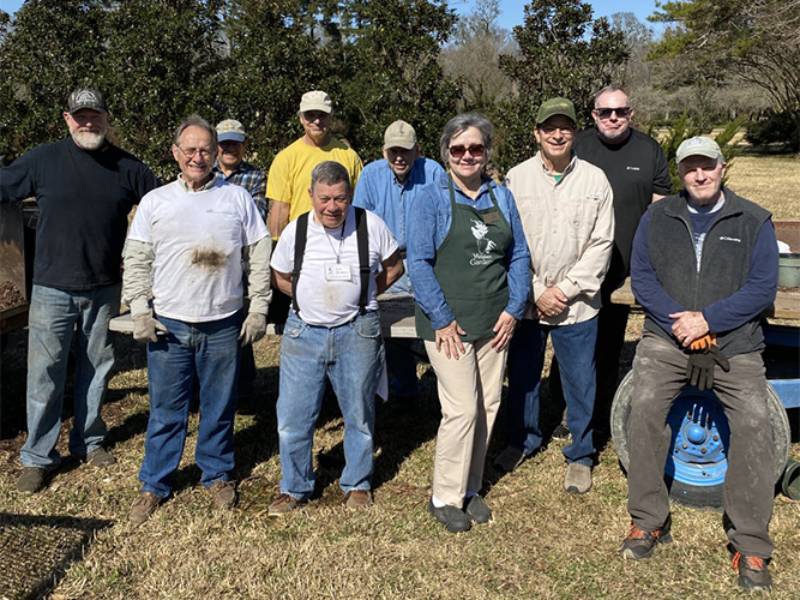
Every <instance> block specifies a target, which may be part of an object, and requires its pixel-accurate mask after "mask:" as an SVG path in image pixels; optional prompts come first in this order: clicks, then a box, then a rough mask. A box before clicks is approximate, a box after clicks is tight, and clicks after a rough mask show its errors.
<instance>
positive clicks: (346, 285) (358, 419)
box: [269, 161, 403, 516]
mask: <svg viewBox="0 0 800 600" xmlns="http://www.w3.org/2000/svg"><path fill="white" fill-rule="evenodd" d="M310 183H311V187H310V189H309V195H310V196H311V207H312V209H311V211H310V212H308V213H307V214H306V215H303V216H301V217H300V218H299V219H297V220H295V221H292V222H291V223H289V225H287V227H286V229H284V230H283V233H282V234H281V237H280V240H279V241H278V244H277V245H276V246H275V252H274V253H273V255H272V262H271V266H272V273H273V276H274V279H275V283H276V285H277V287H278V289H280V290H281V291H282V292H284V293H285V294H287V295H289V296H292V310H291V311H290V312H289V317H288V319H287V321H286V327H285V329H284V332H283V338H282V340H281V363H280V393H279V396H278V406H277V414H278V440H279V449H280V459H281V471H282V478H281V483H280V494H279V495H278V497H277V498H276V499H275V500H274V501H273V502H272V504H270V507H269V514H270V515H273V516H278V515H282V514H285V513H287V512H290V511H292V510H294V509H296V508H299V507H300V506H302V505H303V504H305V503H306V502H307V500H308V498H309V497H310V496H311V494H312V493H313V491H314V470H313V467H312V463H311V450H312V445H313V441H314V425H315V423H316V421H317V417H318V416H319V411H320V407H321V405H322V396H323V392H324V390H325V378H326V376H327V378H328V379H329V380H330V382H331V385H332V387H333V391H334V392H335V393H336V397H337V400H338V402H339V407H340V408H341V411H342V416H343V418H344V455H345V467H344V470H343V471H342V475H341V478H340V479H339V485H340V487H341V488H342V491H343V492H344V494H345V498H344V501H345V505H346V506H348V507H350V508H364V507H367V506H369V505H371V504H372V493H371V491H370V488H371V485H370V478H371V476H372V450H373V442H372V437H373V431H374V423H375V391H376V388H377V386H378V381H379V378H380V375H381V371H382V369H383V368H384V349H383V341H382V338H381V323H380V318H379V316H378V301H377V295H378V294H379V293H381V292H383V291H384V290H385V289H386V288H388V287H389V286H391V285H392V284H393V283H394V282H395V281H396V280H397V279H398V278H399V277H400V276H401V275H402V274H403V261H402V260H401V258H400V252H399V251H398V246H397V242H396V241H395V240H394V238H393V237H392V234H391V232H390V231H389V228H388V227H387V226H386V224H385V223H384V222H383V221H382V220H381V219H380V218H379V217H377V216H376V215H374V214H372V213H370V212H368V211H364V210H363V209H356V208H354V207H353V206H352V205H351V202H350V201H351V198H352V188H351V182H350V176H349V175H348V173H347V170H346V169H345V168H344V167H343V166H342V165H340V164H339V163H337V162H334V161H325V162H323V163H320V164H319V165H317V166H316V167H315V168H314V170H313V171H312V173H311V182H310ZM362 219H363V220H364V221H363V222H362ZM359 229H360V231H359ZM303 232H305V236H303ZM364 233H366V239H364ZM303 237H305V240H306V241H305V248H303V244H302V239H303ZM365 242H366V244H365ZM360 249H361V252H360ZM360 254H361V255H362V257H363V258H361V257H360V256H359V255H360ZM364 255H366V256H364ZM295 256H297V257H302V258H301V259H300V261H299V262H301V264H300V265H297V264H295V262H296V261H295ZM364 259H366V260H364ZM362 260H364V262H365V263H366V264H364V269H363V270H362V268H361V265H362ZM363 283H366V287H364V286H363V285H362V284H363Z"/></svg>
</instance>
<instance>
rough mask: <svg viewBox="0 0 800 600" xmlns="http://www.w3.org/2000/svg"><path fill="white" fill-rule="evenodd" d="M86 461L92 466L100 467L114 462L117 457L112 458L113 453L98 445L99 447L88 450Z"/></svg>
mask: <svg viewBox="0 0 800 600" xmlns="http://www.w3.org/2000/svg"><path fill="white" fill-rule="evenodd" d="M86 462H87V464H90V465H92V466H93V467H100V468H102V467H109V466H111V465H113V464H115V463H116V462H117V459H116V458H114V455H113V454H111V452H109V451H108V450H106V449H105V448H103V447H102V446H100V447H99V448H96V449H95V450H92V451H91V452H89V455H88V456H87V457H86Z"/></svg>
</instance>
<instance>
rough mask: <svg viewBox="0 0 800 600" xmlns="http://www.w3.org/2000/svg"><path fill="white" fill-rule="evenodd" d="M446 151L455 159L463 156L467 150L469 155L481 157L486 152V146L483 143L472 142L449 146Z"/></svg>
mask: <svg viewBox="0 0 800 600" xmlns="http://www.w3.org/2000/svg"><path fill="white" fill-rule="evenodd" d="M447 151H448V152H449V153H450V156H452V157H453V158H455V159H456V160H458V159H460V158H463V157H464V155H465V154H466V153H467V152H469V155H470V156H471V157H472V158H482V157H483V155H484V154H485V153H486V146H484V145H483V144H473V145H471V146H462V145H461V144H458V145H455V146H450V147H449V148H448V149H447Z"/></svg>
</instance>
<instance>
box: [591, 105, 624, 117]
mask: <svg viewBox="0 0 800 600" xmlns="http://www.w3.org/2000/svg"><path fill="white" fill-rule="evenodd" d="M594 113H595V114H596V115H597V116H598V117H600V118H601V119H610V118H611V115H613V114H614V113H617V117H618V118H620V119H627V118H628V117H630V116H631V107H630V106H621V107H620V108H595V109H594Z"/></svg>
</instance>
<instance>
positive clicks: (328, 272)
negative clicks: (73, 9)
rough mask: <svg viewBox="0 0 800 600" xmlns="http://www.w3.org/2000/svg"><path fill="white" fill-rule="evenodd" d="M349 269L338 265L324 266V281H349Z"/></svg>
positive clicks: (329, 264) (328, 264) (346, 266)
mask: <svg viewBox="0 0 800 600" xmlns="http://www.w3.org/2000/svg"><path fill="white" fill-rule="evenodd" d="M350 279H351V274H350V267H349V266H348V265H340V264H339V263H326V264H325V281H350Z"/></svg>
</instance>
